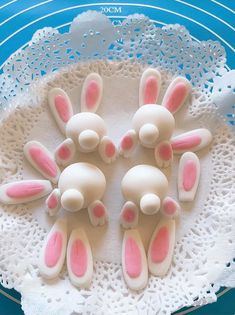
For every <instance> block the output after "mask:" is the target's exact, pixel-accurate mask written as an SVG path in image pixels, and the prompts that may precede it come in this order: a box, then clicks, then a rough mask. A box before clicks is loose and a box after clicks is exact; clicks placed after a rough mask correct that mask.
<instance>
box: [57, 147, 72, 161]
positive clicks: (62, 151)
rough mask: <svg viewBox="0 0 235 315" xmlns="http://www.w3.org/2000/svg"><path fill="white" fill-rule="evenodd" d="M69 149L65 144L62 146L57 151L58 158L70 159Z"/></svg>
mask: <svg viewBox="0 0 235 315" xmlns="http://www.w3.org/2000/svg"><path fill="white" fill-rule="evenodd" d="M70 154H71V152H70V149H69V148H68V146H67V145H66V144H62V145H61V146H60V148H59V150H58V157H59V158H60V159H61V160H67V159H69V157H70Z"/></svg>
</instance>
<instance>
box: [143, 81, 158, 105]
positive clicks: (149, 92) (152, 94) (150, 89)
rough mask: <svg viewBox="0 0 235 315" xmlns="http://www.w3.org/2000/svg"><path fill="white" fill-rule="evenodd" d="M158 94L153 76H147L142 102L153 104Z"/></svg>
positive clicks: (156, 83)
mask: <svg viewBox="0 0 235 315" xmlns="http://www.w3.org/2000/svg"><path fill="white" fill-rule="evenodd" d="M157 94H158V82H157V79H156V78H155V77H154V76H150V77H148V78H147V80H146V82H145V88H144V104H155V103H156V101H157Z"/></svg>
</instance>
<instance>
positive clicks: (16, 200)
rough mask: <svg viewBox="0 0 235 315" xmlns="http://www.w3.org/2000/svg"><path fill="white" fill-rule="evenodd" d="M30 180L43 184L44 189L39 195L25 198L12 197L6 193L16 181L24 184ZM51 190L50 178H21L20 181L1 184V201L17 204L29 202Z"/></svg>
mask: <svg viewBox="0 0 235 315" xmlns="http://www.w3.org/2000/svg"><path fill="white" fill-rule="evenodd" d="M28 182H30V183H31V182H35V183H38V184H40V185H43V187H44V189H43V191H42V192H41V193H39V194H37V195H34V196H31V197H25V198H12V197H9V196H8V195H7V193H6V191H7V189H8V188H10V187H11V186H13V185H14V184H16V183H19V184H24V183H28ZM51 190H52V186H51V183H50V182H49V181H48V180H21V181H19V182H12V183H8V184H4V185H1V186H0V202H2V203H4V204H7V205H17V204H21V203H27V202H31V201H33V200H37V199H40V198H42V197H44V196H46V195H48V194H49V193H50V192H51Z"/></svg>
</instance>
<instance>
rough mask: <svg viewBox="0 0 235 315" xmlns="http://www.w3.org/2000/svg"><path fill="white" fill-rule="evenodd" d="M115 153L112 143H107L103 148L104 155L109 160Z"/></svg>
mask: <svg viewBox="0 0 235 315" xmlns="http://www.w3.org/2000/svg"><path fill="white" fill-rule="evenodd" d="M115 152H116V148H115V145H114V144H113V143H112V142H109V143H107V144H106V146H105V155H106V156H107V157H109V158H111V157H112V156H114V154H115Z"/></svg>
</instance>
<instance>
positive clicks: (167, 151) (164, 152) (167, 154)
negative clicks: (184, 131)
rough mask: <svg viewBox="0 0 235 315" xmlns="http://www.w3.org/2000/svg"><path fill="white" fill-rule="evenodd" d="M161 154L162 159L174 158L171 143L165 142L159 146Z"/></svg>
mask: <svg viewBox="0 0 235 315" xmlns="http://www.w3.org/2000/svg"><path fill="white" fill-rule="evenodd" d="M158 152H159V156H160V158H161V159H162V160H164V161H168V160H170V159H171V158H172V147H171V145H169V144H163V145H161V146H160V147H159V150H158Z"/></svg>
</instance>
